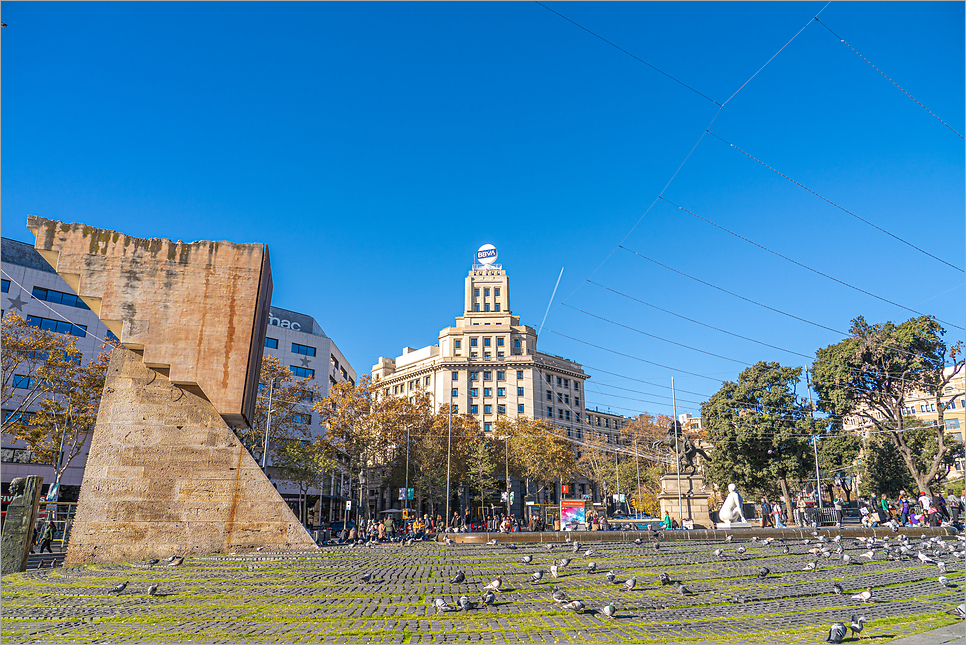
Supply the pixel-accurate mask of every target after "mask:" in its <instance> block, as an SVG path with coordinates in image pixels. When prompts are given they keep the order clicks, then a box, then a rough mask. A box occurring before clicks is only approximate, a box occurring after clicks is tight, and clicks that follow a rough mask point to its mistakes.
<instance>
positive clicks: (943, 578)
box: [939, 576, 949, 587]
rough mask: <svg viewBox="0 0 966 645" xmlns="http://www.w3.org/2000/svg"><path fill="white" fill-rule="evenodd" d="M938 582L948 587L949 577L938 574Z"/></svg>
mask: <svg viewBox="0 0 966 645" xmlns="http://www.w3.org/2000/svg"><path fill="white" fill-rule="evenodd" d="M939 584H941V585H942V586H944V587H948V586H949V578H947V577H946V576H939Z"/></svg>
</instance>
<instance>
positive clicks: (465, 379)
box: [372, 265, 628, 513]
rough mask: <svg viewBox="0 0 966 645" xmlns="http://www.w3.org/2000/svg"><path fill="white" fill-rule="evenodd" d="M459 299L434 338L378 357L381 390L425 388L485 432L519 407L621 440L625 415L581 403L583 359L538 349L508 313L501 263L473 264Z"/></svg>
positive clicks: (583, 489) (577, 490) (395, 392)
mask: <svg viewBox="0 0 966 645" xmlns="http://www.w3.org/2000/svg"><path fill="white" fill-rule="evenodd" d="M463 303H464V304H463V312H462V314H461V315H459V316H457V317H456V321H455V324H454V325H452V326H449V327H445V328H443V329H442V330H441V331H440V332H439V342H438V343H437V344H435V345H430V346H428V347H423V348H420V349H413V348H411V347H404V348H403V351H402V355H401V356H397V357H396V358H386V357H380V358H379V362H378V363H376V364H375V365H374V366H373V368H372V377H373V382H374V384H375V386H376V389H377V392H379V394H381V395H383V396H398V397H414V396H415V395H416V394H418V393H421V392H426V393H428V394H429V395H430V398H431V400H432V401H433V403H434V405H435V406H436V408H437V409H439V408H440V407H441V406H444V405H446V404H449V403H452V405H453V406H454V412H456V413H459V414H471V415H473V416H474V417H476V418H477V419H478V420H479V422H480V425H481V426H482V428H483V430H484V431H485V432H492V431H493V428H494V423H495V422H496V421H497V419H499V418H501V417H505V418H513V417H516V416H520V415H524V416H527V417H531V418H535V419H544V420H546V421H547V422H549V423H550V424H551V425H552V426H553V427H555V428H558V429H559V431H560V433H561V434H562V435H563V434H565V435H566V436H568V437H572V438H574V439H576V440H579V439H583V438H584V436H585V435H586V436H587V437H588V438H589V437H590V436H591V434H590V433H591V432H600V433H601V435H602V438H604V439H605V440H606V441H608V442H616V441H618V440H619V438H618V437H619V430H620V428H621V427H623V426H624V424H625V423H626V422H627V421H628V420H627V419H625V418H624V417H622V416H620V415H615V414H610V413H605V412H600V411H597V410H591V409H588V408H587V407H586V405H587V400H586V398H585V391H584V384H585V382H586V381H587V379H589V378H590V377H589V376H588V375H587V374H586V373H585V372H584V370H583V367H582V366H581V365H580V363H577V362H575V361H572V360H570V359H567V358H563V357H560V356H554V355H552V354H546V353H543V352H540V351H538V350H537V332H536V330H535V329H534V328H533V327H530V326H528V325H524V324H521V323H520V317H519V316H514V315H513V311H512V309H511V307H510V277H509V276H508V275H507V273H506V271H504V270H503V268H502V266H501V265H474V266H473V267H472V269H471V270H470V272H469V274H468V275H467V276H466V278H465V281H464V287H463ZM565 484H566V482H565ZM573 486H574V488H573V489H571V488H569V486H568V491H572V494H573V496H577V497H580V496H583V495H589V496H591V498H594V497H596V492H595V491H591V488H590V486H589V484H587V483H586V482H579V481H578V482H573ZM521 497H522V496H521V495H519V494H518V495H517V498H516V501H515V504H514V508H515V511H514V512H516V513H520V512H521V510H522V508H521V506H520V502H521V501H522V500H521V499H520V498H521Z"/></svg>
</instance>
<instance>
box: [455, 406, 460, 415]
mask: <svg viewBox="0 0 966 645" xmlns="http://www.w3.org/2000/svg"><path fill="white" fill-rule="evenodd" d="M459 413H460V406H459V405H454V406H453V414H459Z"/></svg>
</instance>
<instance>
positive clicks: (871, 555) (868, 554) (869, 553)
mask: <svg viewBox="0 0 966 645" xmlns="http://www.w3.org/2000/svg"><path fill="white" fill-rule="evenodd" d="M859 557H860V558H868V559H870V560H872V559H873V558H875V551H866V552H865V553H860V554H859Z"/></svg>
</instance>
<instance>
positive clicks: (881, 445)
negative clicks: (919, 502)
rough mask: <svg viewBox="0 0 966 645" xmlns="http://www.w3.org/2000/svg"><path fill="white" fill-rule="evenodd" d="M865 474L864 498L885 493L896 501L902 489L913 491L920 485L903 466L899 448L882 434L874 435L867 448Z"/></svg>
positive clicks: (861, 486) (862, 470) (863, 474)
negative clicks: (917, 484)
mask: <svg viewBox="0 0 966 645" xmlns="http://www.w3.org/2000/svg"><path fill="white" fill-rule="evenodd" d="M861 473H862V477H861V479H860V480H859V494H860V495H862V496H863V497H876V496H878V495H881V494H882V493H885V494H886V495H888V496H889V497H890V498H892V499H895V498H896V496H898V494H899V491H900V490H905V491H911V490H913V488H914V487H915V485H916V482H915V480H913V478H912V475H910V474H909V469H908V468H906V466H905V464H903V463H902V457H901V456H900V455H899V449H898V448H896V446H895V444H894V443H892V441H890V440H889V438H888V437H884V436H882V435H873V436H872V437H871V438H870V439H869V440H868V441H867V442H866V444H865V446H864V447H863V449H862V468H861ZM912 497H913V498H915V497H916V495H913V496H912Z"/></svg>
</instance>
